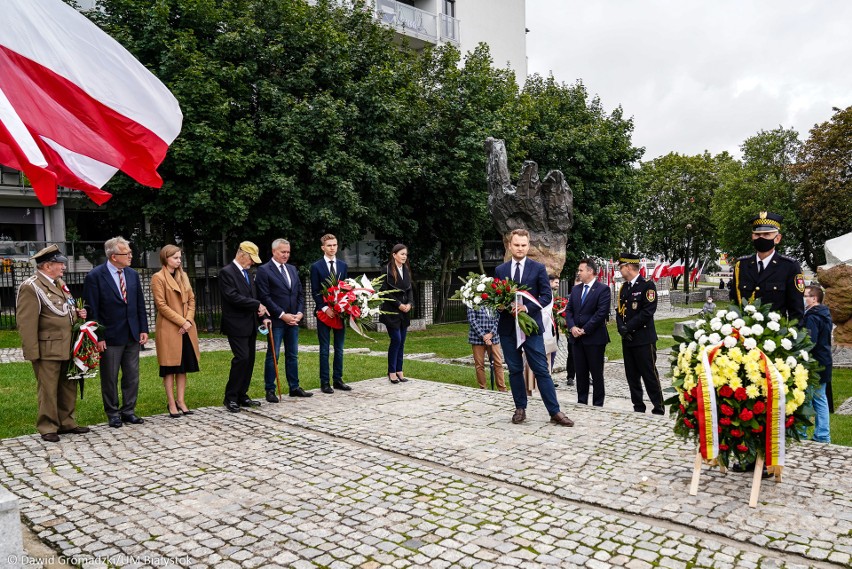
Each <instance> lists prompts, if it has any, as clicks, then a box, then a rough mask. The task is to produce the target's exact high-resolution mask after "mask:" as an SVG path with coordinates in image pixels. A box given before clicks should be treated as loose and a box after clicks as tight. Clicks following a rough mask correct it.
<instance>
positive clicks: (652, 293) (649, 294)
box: [645, 288, 657, 302]
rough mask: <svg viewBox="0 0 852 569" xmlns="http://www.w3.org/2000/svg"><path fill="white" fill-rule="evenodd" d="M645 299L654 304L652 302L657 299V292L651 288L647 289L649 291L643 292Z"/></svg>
mask: <svg viewBox="0 0 852 569" xmlns="http://www.w3.org/2000/svg"><path fill="white" fill-rule="evenodd" d="M645 298H647V299H648V302H654V301H655V300H656V299H657V291H655V290H654V289H652V288H649V289H648V290H647V291H646V292H645Z"/></svg>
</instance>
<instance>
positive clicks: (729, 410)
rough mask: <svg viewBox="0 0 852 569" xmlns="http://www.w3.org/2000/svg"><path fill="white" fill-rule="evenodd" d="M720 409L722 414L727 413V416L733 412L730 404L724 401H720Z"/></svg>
mask: <svg viewBox="0 0 852 569" xmlns="http://www.w3.org/2000/svg"><path fill="white" fill-rule="evenodd" d="M721 409H722V415H727V416H728V417H730V416H731V415H733V414H734V409H733V407H731V406H730V405H725V404H724V403H722V407H721Z"/></svg>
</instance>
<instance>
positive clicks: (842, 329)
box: [817, 233, 852, 349]
mask: <svg viewBox="0 0 852 569" xmlns="http://www.w3.org/2000/svg"><path fill="white" fill-rule="evenodd" d="M825 260H826V264H825V265H822V266H821V267H818V268H817V278H818V279H819V284H821V285H822V287H823V288H824V289H825V301H824V302H825V304H826V306H828V308H829V310H831V319H832V320H833V321H834V324H835V325H836V326H837V328H835V329H834V344H835V346H836V347H844V348H847V349H852V233H847V234H846V235H841V236H840V237H837V238H836V239H830V240H828V241H826V242H825Z"/></svg>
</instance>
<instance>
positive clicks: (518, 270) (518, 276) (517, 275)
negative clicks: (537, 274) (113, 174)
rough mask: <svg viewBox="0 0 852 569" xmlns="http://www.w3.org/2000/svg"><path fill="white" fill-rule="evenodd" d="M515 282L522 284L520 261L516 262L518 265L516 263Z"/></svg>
mask: <svg viewBox="0 0 852 569" xmlns="http://www.w3.org/2000/svg"><path fill="white" fill-rule="evenodd" d="M514 281H515V282H516V283H520V282H521V263H520V261H518V262H516V263H515V277H514Z"/></svg>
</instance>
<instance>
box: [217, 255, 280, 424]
mask: <svg viewBox="0 0 852 569" xmlns="http://www.w3.org/2000/svg"><path fill="white" fill-rule="evenodd" d="M258 253H259V251H258V248H257V245H255V244H254V243H252V242H251V241H243V242H242V243H240V247H239V249H238V250H237V254H236V256H235V257H234V261H233V262H232V263H228V264H227V265H225V266H224V267H222V269H221V270H220V271H219V291H220V292H221V294H222V333H223V334H225V335H226V336H227V337H228V344H229V345H230V346H231V352H232V353H233V354H234V357H233V359H232V360H231V372H230V374H229V375H228V384H227V385H226V386H225V401H224V405H225V408H226V409H228V411H230V412H232V413H239V412H240V407H258V406H260V403H258V402H257V401H253V400H251V399H250V398H249V396H248V390H249V384H250V383H251V373H252V371H253V369H254V357H255V354H256V353H257V346H256V345H255V341H256V339H257V323H258V320H259V319H260V318H261V317H263V316H267V318H264V319H263V323H264V324H265V325H266V326H267V328H268V327H269V325H270V324H271V323H272V322H271V321H270V320H269V318H268V316H269V311H267V310H266V307H265V306H264V305H263V304H262V303H261V302H260V301H259V300H258V299H257V290H256V288H255V284H254V279H253V278H252V275H251V274H250V273H249V271H248V270H249V268H250V267H251V266H252V264H253V263H258V264H259V263H260V257H259V256H258Z"/></svg>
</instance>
